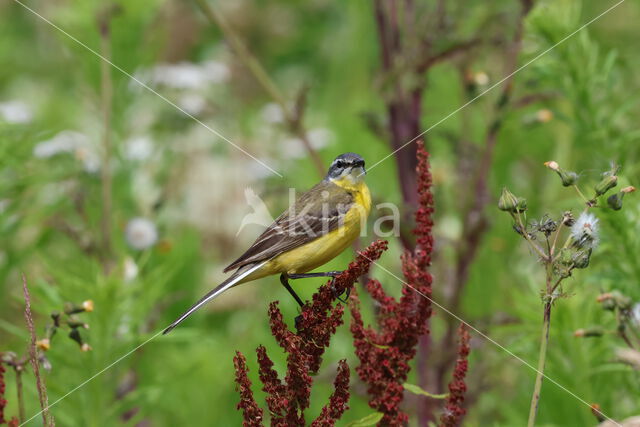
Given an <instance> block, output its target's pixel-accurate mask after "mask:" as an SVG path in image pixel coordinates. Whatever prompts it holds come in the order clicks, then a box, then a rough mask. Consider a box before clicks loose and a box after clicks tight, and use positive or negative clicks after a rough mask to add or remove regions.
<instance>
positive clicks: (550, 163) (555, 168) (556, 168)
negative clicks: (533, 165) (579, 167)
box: [544, 160, 560, 172]
mask: <svg viewBox="0 0 640 427" xmlns="http://www.w3.org/2000/svg"><path fill="white" fill-rule="evenodd" d="M544 165H545V166H546V167H548V168H549V169H551V170H552V171H556V172H558V171H559V170H560V165H558V162H556V161H553V160H550V161H548V162H544Z"/></svg>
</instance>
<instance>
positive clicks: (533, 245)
mask: <svg viewBox="0 0 640 427" xmlns="http://www.w3.org/2000/svg"><path fill="white" fill-rule="evenodd" d="M514 217H515V218H517V221H518V225H519V226H520V230H521V231H522V237H524V239H525V240H526V241H527V242H528V243H529V244H530V245H531V247H532V248H533V249H534V250H535V251H536V252H537V253H538V255H540V257H541V258H542V259H543V260H548V258H549V257H548V255H547V254H545V253H544V251H543V250H542V248H541V247H540V246H538V245H537V244H536V243H535V242H534V241H533V240H531V238H529V235H528V234H527V230H526V229H525V227H524V223H523V222H522V218H521V217H520V213H517V214H516V215H514Z"/></svg>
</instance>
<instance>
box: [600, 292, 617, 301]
mask: <svg viewBox="0 0 640 427" xmlns="http://www.w3.org/2000/svg"><path fill="white" fill-rule="evenodd" d="M611 298H613V295H611V292H605V293H604V294H600V295H598V296H597V297H596V301H597V302H603V301H607V300H610V299H611Z"/></svg>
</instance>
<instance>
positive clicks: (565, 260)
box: [558, 248, 573, 265]
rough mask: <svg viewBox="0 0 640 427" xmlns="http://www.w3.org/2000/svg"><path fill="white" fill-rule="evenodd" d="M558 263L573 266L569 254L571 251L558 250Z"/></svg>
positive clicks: (567, 249)
mask: <svg viewBox="0 0 640 427" xmlns="http://www.w3.org/2000/svg"><path fill="white" fill-rule="evenodd" d="M558 261H559V262H560V263H561V264H562V265H571V264H573V256H572V254H571V249H569V248H563V249H562V250H560V256H559V257H558Z"/></svg>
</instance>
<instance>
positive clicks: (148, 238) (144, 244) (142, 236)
mask: <svg viewBox="0 0 640 427" xmlns="http://www.w3.org/2000/svg"><path fill="white" fill-rule="evenodd" d="M125 238H126V240H127V243H128V244H129V246H131V247H132V248H133V249H137V250H140V251H141V250H144V249H147V248H150V247H151V246H153V245H154V244H155V243H156V242H157V241H158V229H157V228H156V225H155V224H154V223H153V222H152V221H150V220H148V219H146V218H133V219H132V220H130V221H129V222H128V223H127V228H126V229H125Z"/></svg>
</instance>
